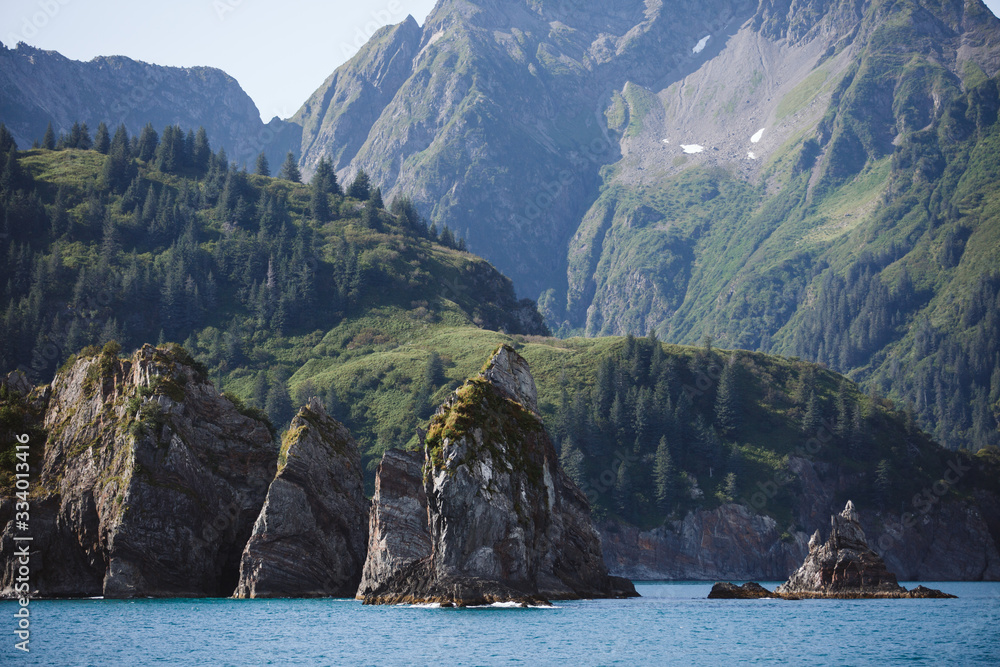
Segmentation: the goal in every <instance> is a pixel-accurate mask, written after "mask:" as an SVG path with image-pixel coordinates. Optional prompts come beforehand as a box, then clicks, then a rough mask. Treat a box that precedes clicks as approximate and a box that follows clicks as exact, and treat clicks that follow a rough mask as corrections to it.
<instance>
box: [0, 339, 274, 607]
mask: <svg viewBox="0 0 1000 667" xmlns="http://www.w3.org/2000/svg"><path fill="white" fill-rule="evenodd" d="M44 427H45V430H46V431H47V433H48V440H47V442H46V443H45V445H44V447H45V450H44V460H43V461H42V464H41V471H40V477H39V479H38V481H37V482H35V483H34V484H33V485H32V491H31V499H32V510H31V525H30V532H31V535H32V537H33V538H34V541H33V542H32V552H31V567H32V572H31V583H32V587H33V591H32V592H33V594H34V595H37V596H44V597H66V596H95V595H104V596H106V597H119V598H121V597H139V596H174V597H196V596H217V595H230V594H232V592H233V590H234V589H235V587H236V583H237V576H238V572H239V563H240V554H241V553H242V550H243V546H244V545H245V544H246V541H247V539H248V538H249V536H250V530H251V528H252V526H253V521H254V519H255V518H256V517H257V515H258V513H259V512H260V508H261V505H262V504H263V502H264V495H265V493H266V491H267V485H268V483H269V482H270V480H271V479H272V478H273V476H274V470H275V454H274V448H273V443H272V439H271V434H270V432H269V431H268V427H267V426H266V425H265V423H264V422H262V421H260V420H258V419H255V418H254V417H252V416H246V415H244V414H242V413H241V410H240V408H238V407H237V406H236V405H234V403H233V402H231V401H230V400H229V399H228V398H226V397H224V396H221V395H220V394H219V393H218V392H217V391H216V389H215V388H214V387H213V386H212V385H211V383H209V382H208V381H207V379H206V378H205V376H204V374H203V373H202V372H201V371H200V370H199V369H198V367H197V364H195V363H194V362H193V361H192V360H191V359H190V357H188V355H187V353H186V352H184V350H183V349H181V348H179V347H168V348H153V347H151V346H148V345H146V346H143V347H142V348H141V349H140V350H138V351H136V352H135V354H134V355H133V356H132V357H131V358H129V359H119V358H118V356H117V349H114V348H111V347H105V350H104V351H103V352H102V353H101V354H99V355H96V356H92V357H85V358H81V359H78V360H76V361H75V363H73V364H72V365H71V366H70V367H69V368H68V369H67V370H65V371H63V372H60V373H58V374H57V375H56V377H55V379H54V380H53V382H52V385H51V396H50V398H49V400H48V406H47V410H46V413H45V419H44ZM37 444H38V446H41V443H40V442H39V443H37ZM5 518H6V517H5ZM13 534H14V522H13V521H8V522H6V525H5V528H4V531H3V536H2V546H3V553H4V554H5V557H6V558H7V560H6V561H5V562H4V563H3V572H2V578H0V591H2V594H3V595H5V596H10V595H11V594H12V585H13V578H14V571H15V563H14V562H13V559H12V558H10V556H9V555H10V554H12V553H13V549H12V548H11V547H12V544H13V536H14V535H13Z"/></svg>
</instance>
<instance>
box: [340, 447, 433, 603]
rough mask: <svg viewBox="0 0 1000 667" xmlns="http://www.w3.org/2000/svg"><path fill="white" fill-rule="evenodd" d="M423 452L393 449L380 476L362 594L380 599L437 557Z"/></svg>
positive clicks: (362, 581) (361, 597)
mask: <svg viewBox="0 0 1000 667" xmlns="http://www.w3.org/2000/svg"><path fill="white" fill-rule="evenodd" d="M423 468H424V455H423V452H406V451H402V450H398V449H390V450H389V451H387V452H386V453H385V454H384V455H383V456H382V462H381V464H379V468H378V473H377V474H376V475H375V496H374V497H373V498H372V511H371V521H370V523H369V524H368V533H369V542H368V558H367V559H366V560H365V568H364V574H363V575H362V578H361V585H360V586H359V587H358V592H357V597H358V598H359V599H362V600H365V599H369V598H374V597H376V596H377V595H378V592H379V591H380V590H389V589H391V588H393V587H394V586H395V584H394V583H390V582H393V581H394V580H395V579H405V578H406V577H407V576H409V575H410V573H411V572H412V571H414V570H415V569H417V568H420V567H421V565H420V563H421V561H424V560H426V559H429V558H430V556H431V546H432V543H431V534H430V528H429V524H428V518H427V494H426V493H425V492H424V478H423V474H424V473H423Z"/></svg>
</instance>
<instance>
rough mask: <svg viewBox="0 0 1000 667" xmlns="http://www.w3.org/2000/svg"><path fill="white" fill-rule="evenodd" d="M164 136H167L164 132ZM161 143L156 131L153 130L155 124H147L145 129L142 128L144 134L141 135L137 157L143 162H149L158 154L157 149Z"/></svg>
mask: <svg viewBox="0 0 1000 667" xmlns="http://www.w3.org/2000/svg"><path fill="white" fill-rule="evenodd" d="M164 135H166V131H164ZM164 138H166V137H164ZM159 143H160V137H159V135H158V134H157V133H156V130H155V129H153V124H152V123H146V125H145V127H143V128H142V132H140V133H139V150H138V155H136V157H138V158H139V159H140V160H142V161H143V162H149V161H150V160H152V159H153V156H154V155H155V154H156V147H157V146H158V145H159Z"/></svg>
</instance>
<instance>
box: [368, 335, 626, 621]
mask: <svg viewBox="0 0 1000 667" xmlns="http://www.w3.org/2000/svg"><path fill="white" fill-rule="evenodd" d="M424 453H425V459H424V466H423V474H422V483H423V486H424V490H425V493H426V499H427V509H426V517H427V525H428V534H429V536H430V552H429V555H428V556H426V557H424V558H422V559H421V560H419V561H413V560H412V558H413V557H415V556H418V555H419V553H420V549H422V548H424V547H423V546H422V545H421V543H420V540H419V539H411V540H409V541H406V540H403V539H400V540H389V539H388V537H389V536H390V535H392V531H393V529H394V528H395V527H397V526H403V527H404V528H403V531H404V534H406V532H405V531H410V533H409V534H410V535H411V536H413V537H417V536H419V532H418V531H413V530H412V527H413V526H415V525H417V524H416V522H417V521H418V519H416V518H415V516H414V515H417V516H424V510H423V508H422V507H421V502H420V500H419V491H417V490H416V489H415V488H412V487H411V488H410V489H408V490H407V489H406V488H405V487H403V485H402V484H401V482H405V480H404V479H402V478H400V477H397V478H395V479H393V478H392V472H393V471H394V470H397V468H396V467H394V466H391V465H390V466H386V465H383V467H382V468H381V469H380V475H379V477H380V479H379V487H380V489H381V490H383V492H382V493H381V494H380V497H379V498H378V499H377V503H378V504H377V505H376V507H375V508H374V509H373V521H379V522H381V525H377V526H373V528H372V531H371V535H372V539H371V548H370V555H369V560H370V561H371V563H370V565H366V577H365V581H364V583H363V584H362V590H361V591H359V596H360V597H361V598H362V599H364V601H365V603H366V604H383V603H400V602H441V603H444V604H456V605H472V604H485V603H490V602H501V601H512V600H513V601H520V602H522V603H531V602H540V601H542V600H549V599H571V598H590V597H625V596H633V595H635V594H636V593H635V589H634V588H633V587H632V585H631V583H630V582H628V581H625V580H622V579H618V578H616V577H611V576H609V575H608V572H607V568H606V567H605V565H604V562H603V558H602V554H601V543H600V539H599V537H598V534H597V531H596V529H595V528H594V526H593V524H592V522H591V519H590V506H589V504H588V503H587V499H586V497H585V496H584V495H583V493H582V492H581V491H580V490H579V489H578V488H577V487H576V485H575V484H574V483H573V481H572V480H571V479H570V478H569V477H568V476H567V475H566V474H565V473H564V472H563V470H562V468H561V467H560V466H559V462H558V457H557V456H556V452H555V449H554V447H553V445H552V442H551V441H550V440H549V438H548V435H547V434H546V432H545V429H544V427H543V426H542V422H541V419H540V417H539V415H538V412H537V394H536V391H535V384H534V381H533V380H532V378H531V375H530V372H529V371H528V366H527V362H525V361H524V359H523V358H521V356H520V355H518V354H517V353H516V352H515V351H514V350H513V349H511V348H510V347H508V346H501V347H500V348H499V349H498V350H497V351H496V352H495V353H494V354H493V356H492V357H491V359H490V360H489V362H487V364H486V366H485V367H484V368H483V371H482V372H481V373H480V374H479V375H478V376H477V377H475V378H472V379H471V380H469V381H468V382H466V383H465V384H464V385H463V386H462V387H461V388H459V389H458V390H457V391H456V392H455V393H454V394H453V395H452V396H451V397H450V398H449V399H448V400H447V401H446V402H445V403H444V405H442V406H441V408H439V409H438V411H437V413H436V414H435V415H434V417H433V419H432V420H431V424H430V428H429V430H428V433H427V436H426V440H425V443H424ZM408 470H409V474H408V475H407V478H408V479H409V480H411V481H410V483H411V484H414V482H415V481H416V480H415V479H414V473H415V469H414V466H413V463H412V462H411V463H410V464H409V467H408ZM390 480H391V481H390ZM390 484H391V485H392V486H390ZM414 486H415V484H414ZM390 488H392V489H394V490H393V491H392V492H391V493H390V492H389V489H390ZM403 498H408V499H410V501H408V502H407V503H406V504H405V511H407V512H409V513H410V514H409V515H401V513H400V512H398V511H397V510H396V507H394V506H393V504H392V501H394V500H396V501H399V500H400V499H403ZM399 505H400V503H398V502H397V503H396V506H399ZM399 544H406V545H407V546H408V547H414V548H410V549H408V550H398V548H397V545H399ZM397 552H398V555H397ZM393 558H396V559H398V560H397V562H399V563H401V565H400V566H399V567H396V568H394V569H390V568H389V567H387V566H386V565H385V564H386V563H390V562H392V559H393ZM369 574H370V575H371V576H368V575H369Z"/></svg>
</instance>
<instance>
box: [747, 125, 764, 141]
mask: <svg viewBox="0 0 1000 667" xmlns="http://www.w3.org/2000/svg"><path fill="white" fill-rule="evenodd" d="M763 136H764V128H763V127H762V128H760V129H759V130H757V132H756V133H754V135H753V136H752V137H750V143H752V144H755V143H757V142H758V141H760V139H761V137H763Z"/></svg>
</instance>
